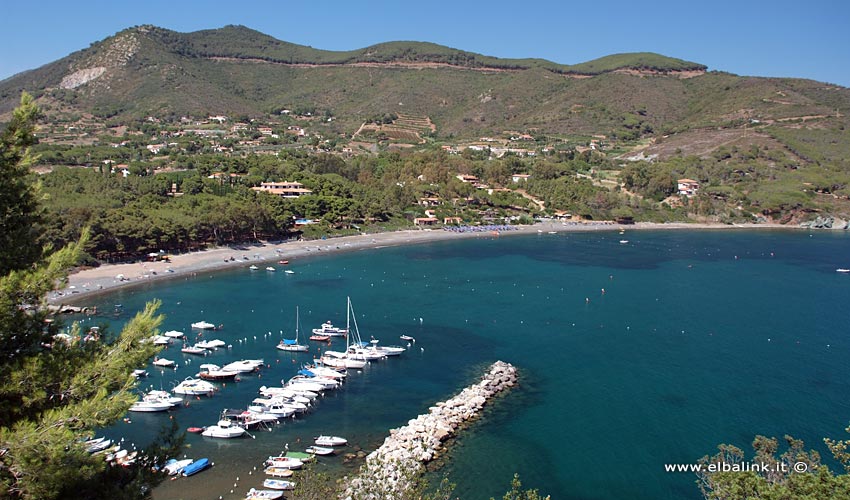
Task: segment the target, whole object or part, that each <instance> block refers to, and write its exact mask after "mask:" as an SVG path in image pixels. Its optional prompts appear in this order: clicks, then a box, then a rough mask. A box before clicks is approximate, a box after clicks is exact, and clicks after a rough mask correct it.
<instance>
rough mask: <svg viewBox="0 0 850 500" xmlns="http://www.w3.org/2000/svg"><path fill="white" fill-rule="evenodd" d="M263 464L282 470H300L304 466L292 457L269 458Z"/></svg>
mask: <svg viewBox="0 0 850 500" xmlns="http://www.w3.org/2000/svg"><path fill="white" fill-rule="evenodd" d="M265 464H266V465H267V466H270V467H280V468H282V469H300V468H301V467H303V466H304V462H302V461H301V460H298V459H297V458H292V457H280V456H278V457H269V458H268V460H266V462H265Z"/></svg>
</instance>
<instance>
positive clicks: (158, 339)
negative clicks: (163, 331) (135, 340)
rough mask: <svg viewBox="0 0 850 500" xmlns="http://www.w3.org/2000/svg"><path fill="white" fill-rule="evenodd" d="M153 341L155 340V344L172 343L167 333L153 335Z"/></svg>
mask: <svg viewBox="0 0 850 500" xmlns="http://www.w3.org/2000/svg"><path fill="white" fill-rule="evenodd" d="M151 342H153V345H169V344H171V339H170V338H169V337H166V336H165V335H154V336H153V337H151Z"/></svg>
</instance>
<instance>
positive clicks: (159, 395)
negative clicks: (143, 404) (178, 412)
mask: <svg viewBox="0 0 850 500" xmlns="http://www.w3.org/2000/svg"><path fill="white" fill-rule="evenodd" d="M142 399H143V400H145V401H164V402H166V403H168V404H170V405H171V406H178V405H180V404H182V403H183V398H178V397H176V396H172V395H171V393H170V392H168V391H157V390H151V391H148V392H147V393H146V394H145V395H144V396H143V397H142Z"/></svg>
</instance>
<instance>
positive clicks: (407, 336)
mask: <svg viewBox="0 0 850 500" xmlns="http://www.w3.org/2000/svg"><path fill="white" fill-rule="evenodd" d="M398 338H400V339H401V340H406V341H408V342H416V339H415V338H413V337H411V336H410V335H399V336H398Z"/></svg>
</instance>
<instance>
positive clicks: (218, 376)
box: [197, 363, 239, 380]
mask: <svg viewBox="0 0 850 500" xmlns="http://www.w3.org/2000/svg"><path fill="white" fill-rule="evenodd" d="M198 369H199V370H201V371H200V372H199V373H198V375H197V376H198V377H200V378H202V379H204V380H227V379H231V378H236V375H238V374H239V372H237V371H236V370H222V369H221V367H219V366H218V365H214V364H212V363H204V364H202V365H201V366H199V367H198Z"/></svg>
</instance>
